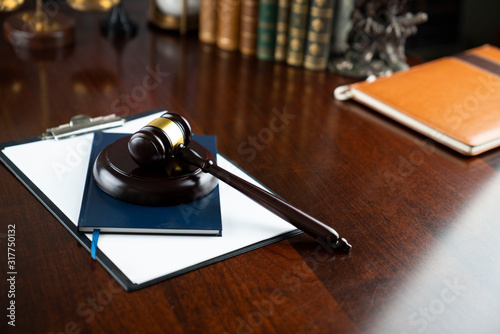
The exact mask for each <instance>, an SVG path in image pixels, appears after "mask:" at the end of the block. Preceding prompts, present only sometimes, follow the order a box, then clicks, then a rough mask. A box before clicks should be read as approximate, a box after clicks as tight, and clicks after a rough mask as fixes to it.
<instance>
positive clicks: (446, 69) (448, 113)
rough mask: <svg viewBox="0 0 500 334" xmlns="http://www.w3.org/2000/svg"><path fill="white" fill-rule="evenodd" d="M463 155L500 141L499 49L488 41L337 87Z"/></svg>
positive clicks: (345, 95) (345, 96) (341, 96)
mask: <svg viewBox="0 0 500 334" xmlns="http://www.w3.org/2000/svg"><path fill="white" fill-rule="evenodd" d="M335 96H336V98H338V99H339V100H346V99H349V98H353V99H354V100H356V101H358V102H360V103H363V104H365V105H367V106H369V107H371V108H373V109H375V110H377V111H378V112H380V113H382V114H384V115H386V116H388V117H390V118H392V119H394V120H396V121H398V122H400V123H402V124H404V125H406V126H408V127H410V128H412V129H414V130H416V131H418V132H420V133H422V134H424V135H426V136H428V137H430V138H432V139H434V140H436V141H438V142H440V143H442V144H444V145H446V146H448V147H451V148H453V149H454V150H456V151H458V152H460V153H462V154H464V155H477V154H480V153H482V152H485V151H487V150H490V149H492V148H495V147H498V146H500V49H498V48H496V47H493V46H490V45H484V46H481V47H478V48H475V49H471V50H468V51H466V52H464V53H462V54H459V55H456V56H452V57H445V58H441V59H438V60H434V61H430V62H428V63H424V64H421V65H417V66H414V67H411V68H410V69H408V70H406V71H401V72H397V73H395V74H393V75H391V76H388V77H382V78H377V79H376V80H375V81H372V82H368V81H365V82H360V83H356V84H353V85H350V86H348V87H347V88H346V87H339V88H337V89H336V91H335Z"/></svg>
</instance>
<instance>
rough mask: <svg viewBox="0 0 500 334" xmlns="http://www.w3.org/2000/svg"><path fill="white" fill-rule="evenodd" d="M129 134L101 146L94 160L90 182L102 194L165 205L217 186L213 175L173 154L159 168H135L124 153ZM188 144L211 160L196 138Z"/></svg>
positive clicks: (188, 199)
mask: <svg viewBox="0 0 500 334" xmlns="http://www.w3.org/2000/svg"><path fill="white" fill-rule="evenodd" d="M130 137H131V135H130V136H125V137H122V138H120V139H118V140H117V141H115V142H113V143H112V144H110V145H109V146H107V147H106V148H104V150H102V152H101V153H100V154H99V156H98V157H97V159H96V161H95V163H94V168H93V176H94V181H95V182H96V184H97V186H98V187H99V188H100V189H101V190H102V191H104V192H105V193H106V194H108V195H110V196H112V197H114V198H117V199H119V200H122V201H125V202H129V203H133V204H138V205H147V206H168V205H178V204H183V203H189V202H193V201H196V200H198V199H200V198H202V197H204V196H206V195H208V194H209V193H210V192H211V191H212V190H213V189H214V188H215V187H216V186H217V184H218V181H217V179H216V178H215V177H214V176H212V175H210V174H208V173H204V172H203V171H202V170H201V168H197V167H194V166H192V165H189V164H187V163H185V162H183V161H182V160H181V159H179V158H177V157H172V159H169V160H168V161H167V162H166V163H165V165H163V166H161V167H156V168H153V169H146V168H141V167H139V165H137V163H135V161H134V160H133V159H132V157H131V156H130V154H129V152H128V142H129V139H130ZM189 147H190V148H191V149H193V150H194V151H195V152H196V153H198V154H199V155H200V156H201V157H203V158H204V159H207V158H208V159H212V160H213V161H215V158H214V157H213V155H212V154H211V153H210V152H209V151H208V150H207V149H206V148H204V147H203V146H202V145H200V144H199V143H197V142H196V141H191V143H190V144H189Z"/></svg>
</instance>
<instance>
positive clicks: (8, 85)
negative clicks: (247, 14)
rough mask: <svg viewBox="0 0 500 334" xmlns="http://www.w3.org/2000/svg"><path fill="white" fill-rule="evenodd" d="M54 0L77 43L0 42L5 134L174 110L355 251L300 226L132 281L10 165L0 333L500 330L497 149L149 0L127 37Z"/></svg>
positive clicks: (132, 9) (2, 209)
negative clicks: (84, 117)
mask: <svg viewBox="0 0 500 334" xmlns="http://www.w3.org/2000/svg"><path fill="white" fill-rule="evenodd" d="M57 6H58V10H60V11H61V12H64V13H66V14H68V15H71V16H72V17H74V18H75V44H74V46H73V47H70V48H67V49H64V50H57V51H56V52H46V51H43V52H42V53H38V54H30V53H29V52H25V51H23V50H19V49H14V48H12V46H10V45H9V44H7V43H6V42H5V41H0V55H1V57H0V141H2V142H4V141H10V140H14V139H21V138H26V137H31V136H37V135H40V134H41V133H42V132H43V131H44V130H45V129H46V128H49V127H52V126H56V125H59V124H62V123H67V122H68V121H69V119H70V118H71V117H72V116H74V115H76V114H88V115H90V116H93V117H95V116H101V115H107V114H109V113H112V112H116V113H118V114H120V115H122V116H124V115H129V114H135V113H139V112H141V111H145V110H148V109H153V108H158V107H164V108H165V109H166V110H169V111H173V112H177V113H179V114H181V115H183V116H185V117H186V118H187V119H188V120H189V122H190V123H191V124H192V125H193V130H194V131H195V133H199V134H215V135H217V137H218V148H219V151H220V152H221V153H222V154H224V155H225V156H226V157H228V158H229V159H231V160H232V161H233V162H235V163H236V164H237V165H239V166H241V167H242V168H243V169H245V170H246V171H247V172H249V173H250V174H251V175H252V176H253V177H255V178H256V179H257V180H259V181H260V182H262V183H263V184H264V185H266V186H267V187H269V188H270V189H271V190H273V191H274V192H275V193H276V194H278V195H280V196H282V197H284V198H285V199H286V200H287V201H289V202H290V203H291V204H292V205H294V206H296V207H298V208H299V209H301V210H303V211H305V212H307V213H308V214H310V215H311V216H313V217H315V218H317V219H318V220H320V221H322V222H324V223H326V224H328V225H329V226H331V227H333V228H334V229H336V230H337V231H338V232H339V234H340V235H341V236H343V237H345V238H346V239H347V240H348V241H349V243H351V244H352V246H353V248H352V250H351V252H350V253H348V254H339V253H330V252H328V251H327V250H325V249H323V248H322V247H321V245H319V244H317V243H315V242H314V241H312V240H311V238H309V237H308V236H306V235H299V236H296V237H293V238H291V239H288V240H286V241H282V242H278V243H275V244H272V245H269V246H266V247H264V248H260V249H258V250H255V251H252V252H249V253H246V254H243V255H240V256H237V257H234V258H231V259H229V260H226V261H222V262H219V263H216V264H214V265H210V266H207V267H204V268H202V269H199V270H196V271H193V272H190V273H187V274H184V275H181V276H178V277H176V278H173V279H170V280H167V281H163V282H161V283H158V284H155V285H153V286H151V287H148V288H145V289H141V290H139V291H135V292H132V293H127V292H125V291H123V289H122V288H121V287H119V286H118V285H117V283H116V282H115V281H114V280H113V278H112V277H111V276H110V275H109V274H108V272H106V271H105V270H104V269H103V268H102V266H101V265H100V264H98V263H96V262H95V261H93V260H91V258H90V256H89V253H88V252H87V251H86V250H85V249H84V248H83V247H81V246H80V245H79V244H78V242H77V241H76V240H75V239H74V238H73V237H72V236H71V234H70V233H68V232H67V231H66V229H65V228H64V227H63V226H62V225H61V224H60V223H59V222H58V221H57V220H56V219H55V218H54V216H52V215H51V214H50V212H48V211H47V210H46V209H45V208H44V207H43V206H42V204H41V203H40V202H39V201H38V200H36V199H35V197H34V196H32V195H31V193H30V192H29V191H28V190H27V189H26V188H25V187H24V186H23V185H22V184H21V183H20V182H19V181H18V180H17V179H16V178H15V177H14V176H13V175H12V174H11V173H10V172H9V171H8V170H7V169H6V168H4V167H3V166H2V167H1V168H0V182H1V189H2V191H1V192H0V217H1V224H0V226H1V227H0V229H1V230H0V247H1V250H0V263H1V264H2V269H1V275H0V277H1V283H0V286H1V297H0V300H1V305H2V310H3V311H2V317H1V319H2V320H1V321H0V331H1V332H2V333H3V332H6V331H5V330H7V331H8V332H13V333H226V332H227V333H498V332H500V318H499V317H498V315H499V314H500V284H499V282H500V243H499V242H498V240H499V239H500V220H499V212H500V205H499V200H498V199H499V198H500V151H499V150H496V151H492V152H490V153H487V154H485V155H482V156H480V157H477V158H463V157H461V156H459V155H458V154H456V153H454V152H452V151H450V150H448V149H446V148H444V147H442V146H440V145H438V144H435V143H433V142H432V141H430V140H428V139H426V138H425V137H423V136H420V135H418V134H416V133H414V132H412V131H410V130H407V129H406V128H404V127H402V126H399V125H398V124H396V123H394V122H392V121H390V120H388V119H386V118H384V117H382V116H379V115H377V114H376V113H374V112H372V111H370V110H368V109H366V108H364V107H362V106H360V105H357V104H356V103H354V102H337V101H335V100H334V99H333V97H332V91H333V89H334V88H335V87H337V86H338V85H341V84H346V83H349V82H351V81H350V80H349V79H346V78H342V77H339V76H336V75H334V74H331V73H328V72H312V71H306V70H303V69H300V68H293V67H288V66H285V65H283V64H278V63H273V62H265V61H258V60H256V59H255V58H251V57H250V58H245V57H243V56H241V55H240V54H238V53H227V52H223V51H220V50H217V49H216V48H215V47H213V46H210V45H203V44H200V43H198V41H197V36H196V34H192V35H189V34H188V35H187V36H185V37H181V36H180V35H178V33H167V32H164V31H160V30H156V29H154V28H152V27H150V26H148V25H147V24H146V19H147V5H146V2H141V1H126V2H125V7H126V8H127V9H128V10H129V13H130V15H131V17H132V18H133V19H134V20H135V21H136V22H137V23H138V26H139V30H138V33H137V35H136V36H135V37H134V38H133V39H131V40H129V41H127V42H126V43H119V42H117V41H115V42H113V41H110V40H108V39H106V38H104V37H102V36H100V34H99V22H100V20H101V19H102V18H103V17H104V16H103V15H104V14H97V13H78V12H75V11H72V10H70V9H69V8H67V7H66V6H64V5H57ZM23 8H24V7H23ZM7 16H8V14H5V13H2V14H1V16H0V20H1V21H2V22H3V20H4V19H5V17H7ZM33 163H36V162H35V161H34V162H33ZM12 224H15V226H16V264H17V273H18V274H17V280H16V291H15V294H16V295H15V300H16V327H15V328H13V327H11V326H8V324H7V321H8V318H7V317H6V315H7V310H6V308H7V307H8V305H7V302H8V299H7V297H6V293H7V290H8V288H9V285H8V281H7V279H8V276H7V271H8V269H7V268H6V267H7V266H6V265H5V264H6V263H7V244H6V243H7V235H8V225H12ZM131 247H133V245H131Z"/></svg>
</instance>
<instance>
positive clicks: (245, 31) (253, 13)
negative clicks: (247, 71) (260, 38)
mask: <svg viewBox="0 0 500 334" xmlns="http://www.w3.org/2000/svg"><path fill="white" fill-rule="evenodd" d="M258 20H259V0H242V1H241V17H240V52H241V53H243V54H245V55H254V54H255V52H256V51H257V22H258Z"/></svg>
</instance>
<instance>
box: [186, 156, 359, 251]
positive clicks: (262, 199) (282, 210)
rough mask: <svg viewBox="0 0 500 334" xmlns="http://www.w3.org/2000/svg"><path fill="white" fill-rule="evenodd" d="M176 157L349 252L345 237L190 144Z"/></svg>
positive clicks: (305, 230)
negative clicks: (229, 170)
mask: <svg viewBox="0 0 500 334" xmlns="http://www.w3.org/2000/svg"><path fill="white" fill-rule="evenodd" d="M177 156H179V157H181V158H182V159H183V160H184V161H186V162H187V163H189V164H191V165H193V166H196V167H199V168H201V169H202V170H203V171H204V172H205V173H210V174H212V175H213V176H215V177H216V178H218V179H219V180H221V181H223V182H225V183H226V184H228V185H229V186H231V187H233V188H235V189H236V190H238V191H240V192H241V193H242V194H244V195H246V196H247V197H249V198H250V199H252V200H254V201H255V202H257V203H258V204H260V205H262V206H263V207H265V208H266V209H268V210H269V211H271V212H273V213H274V214H276V215H277V216H278V217H280V218H282V219H284V220H285V221H287V222H288V223H290V224H292V225H293V226H295V227H297V228H298V229H300V230H302V231H304V232H305V233H307V234H309V235H310V236H312V237H314V238H315V239H320V240H321V241H322V243H323V244H324V243H326V244H328V245H329V246H330V247H332V248H333V249H336V250H339V251H341V252H348V251H349V250H350V249H351V245H349V243H348V242H347V241H346V240H345V239H344V238H340V237H339V235H338V233H337V232H336V231H335V230H334V229H333V228H331V227H329V226H327V225H325V224H323V223H322V222H320V221H318V220H316V219H314V218H313V217H311V216H309V215H307V214H305V213H304V212H302V211H300V210H299V209H297V208H295V207H293V206H291V205H290V204H288V203H287V202H285V201H284V200H282V199H281V198H279V197H277V196H275V195H273V194H271V193H270V192H268V191H266V190H264V189H262V188H259V187H257V186H255V185H253V184H251V183H249V182H247V181H245V180H243V179H242V178H240V177H238V176H236V175H234V174H232V173H230V172H228V171H227V170H225V169H223V168H221V167H219V166H218V165H217V164H216V163H215V162H214V161H212V160H205V159H203V158H201V157H200V156H199V155H198V154H197V153H196V152H194V151H192V150H191V149H190V148H189V147H184V148H182V149H181V150H180V151H179V152H178V154H177Z"/></svg>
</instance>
